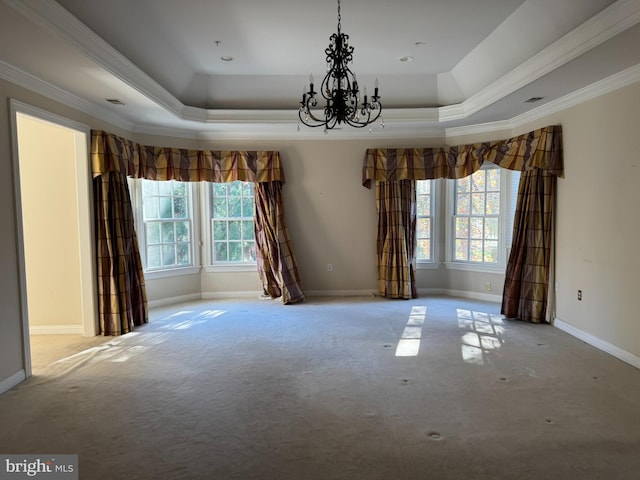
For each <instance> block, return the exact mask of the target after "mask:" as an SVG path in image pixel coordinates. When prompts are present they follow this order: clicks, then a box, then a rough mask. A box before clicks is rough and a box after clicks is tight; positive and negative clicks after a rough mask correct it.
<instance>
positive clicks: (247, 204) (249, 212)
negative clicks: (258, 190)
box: [242, 197, 254, 218]
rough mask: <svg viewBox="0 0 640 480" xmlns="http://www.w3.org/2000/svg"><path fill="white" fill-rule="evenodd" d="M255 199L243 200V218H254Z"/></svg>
mask: <svg viewBox="0 0 640 480" xmlns="http://www.w3.org/2000/svg"><path fill="white" fill-rule="evenodd" d="M253 204H254V200H253V198H246V197H245V198H243V199H242V216H243V217H247V218H249V217H251V218H253Z"/></svg>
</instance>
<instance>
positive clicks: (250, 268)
mask: <svg viewBox="0 0 640 480" xmlns="http://www.w3.org/2000/svg"><path fill="white" fill-rule="evenodd" d="M245 183H252V182H245ZM214 185H215V184H214V183H207V184H206V185H204V186H203V188H202V190H201V196H200V201H201V204H202V205H203V208H202V217H201V223H202V225H203V226H205V225H206V227H205V228H204V231H203V235H202V237H203V241H204V247H203V250H204V252H205V255H206V259H207V264H206V265H205V267H204V268H205V271H206V272H208V273H215V272H255V271H257V270H258V263H257V262H256V261H253V262H248V261H246V262H245V261H243V262H215V261H214V251H213V232H212V229H213V188H214ZM254 201H255V200H254ZM254 208H255V207H254ZM253 221H254V222H255V218H254V219H253ZM254 241H255V239H254Z"/></svg>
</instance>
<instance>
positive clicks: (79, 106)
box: [0, 60, 134, 131]
mask: <svg viewBox="0 0 640 480" xmlns="http://www.w3.org/2000/svg"><path fill="white" fill-rule="evenodd" d="M0 78H2V79H4V80H6V81H8V82H11V83H13V84H15V85H18V86H20V87H23V88H25V89H27V90H30V91H32V92H34V93H37V94H39V95H42V96H43V97H47V98H49V99H51V100H54V101H56V102H58V103H61V104H63V105H66V106H68V107H71V108H74V109H76V110H79V111H81V112H84V113H86V114H89V115H91V116H94V117H96V118H99V119H101V120H104V121H106V122H109V123H111V124H113V125H115V126H117V127H120V128H122V129H123V130H129V131H130V130H132V129H133V127H134V125H133V123H131V122H129V121H127V120H125V119H124V118H122V117H121V116H119V115H116V114H114V113H113V112H111V111H109V110H107V109H106V108H102V107H100V106H98V105H96V104H95V103H93V102H90V101H88V100H85V99H83V98H81V97H78V96H77V95H73V94H72V93H69V92H67V91H66V90H63V89H62V88H60V87H57V86H55V85H53V84H51V83H49V82H46V81H44V80H42V79H40V78H38V77H36V76H34V75H31V74H30V73H27V72H25V71H24V70H20V69H19V68H16V67H14V66H13V65H10V64H8V63H6V62H3V61H2V60H0Z"/></svg>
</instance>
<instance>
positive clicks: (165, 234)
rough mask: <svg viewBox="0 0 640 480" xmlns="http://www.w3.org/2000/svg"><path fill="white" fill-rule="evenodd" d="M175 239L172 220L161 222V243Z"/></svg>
mask: <svg viewBox="0 0 640 480" xmlns="http://www.w3.org/2000/svg"><path fill="white" fill-rule="evenodd" d="M175 241H176V237H175V232H174V229H173V222H163V223H162V243H172V242H175ZM172 248H173V247H172Z"/></svg>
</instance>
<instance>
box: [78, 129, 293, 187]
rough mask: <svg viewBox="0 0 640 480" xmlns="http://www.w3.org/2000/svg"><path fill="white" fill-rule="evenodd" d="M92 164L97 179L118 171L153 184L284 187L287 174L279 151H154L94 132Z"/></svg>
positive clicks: (158, 148) (92, 132)
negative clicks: (277, 184)
mask: <svg viewBox="0 0 640 480" xmlns="http://www.w3.org/2000/svg"><path fill="white" fill-rule="evenodd" d="M91 163H92V168H93V176H94V178H95V177H97V176H99V175H102V174H103V173H106V172H113V171H117V172H124V173H125V174H126V175H127V176H129V177H134V178H147V179H149V180H179V181H182V182H202V181H205V182H215V183H225V182H233V181H236V180H241V181H243V182H254V183H260V182H276V181H278V182H282V183H284V171H283V169H282V165H281V163H280V154H279V152H277V151H237V150H220V151H213V150H188V149H182V148H168V147H154V146H147V145H140V144H137V143H134V142H132V141H130V140H127V139H125V138H122V137H118V136H116V135H113V134H111V133H107V132H104V131H102V130H92V131H91Z"/></svg>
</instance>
